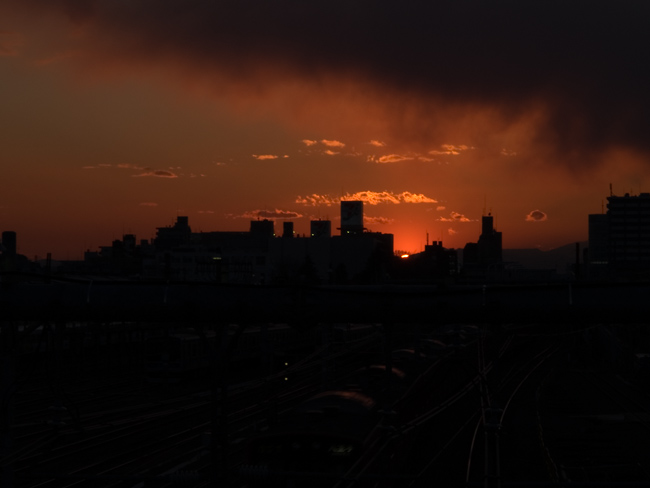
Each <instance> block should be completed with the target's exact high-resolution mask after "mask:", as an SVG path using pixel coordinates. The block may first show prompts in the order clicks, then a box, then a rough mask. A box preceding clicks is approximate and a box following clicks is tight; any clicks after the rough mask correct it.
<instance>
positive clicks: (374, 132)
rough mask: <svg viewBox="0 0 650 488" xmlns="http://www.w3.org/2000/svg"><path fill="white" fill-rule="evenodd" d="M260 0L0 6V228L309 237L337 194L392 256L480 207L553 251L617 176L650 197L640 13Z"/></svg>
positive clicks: (34, 247) (73, 247) (68, 243)
mask: <svg viewBox="0 0 650 488" xmlns="http://www.w3.org/2000/svg"><path fill="white" fill-rule="evenodd" d="M253 4H254V5H255V8H251V9H242V7H241V6H239V5H229V6H228V7H217V6H216V5H210V4H200V5H198V4H197V5H196V6H194V7H193V8H191V9H190V8H188V10H187V11H184V7H179V8H180V11H184V13H183V14H182V16H181V17H182V19H183V20H182V21H180V20H179V17H178V16H177V12H176V10H174V7H173V5H175V2H170V3H169V4H165V6H164V7H160V8H158V9H157V11H156V15H155V16H151V15H148V10H147V9H148V7H147V4H146V3H137V4H135V5H133V6H131V9H132V10H128V13H127V11H125V10H123V9H122V8H121V7H120V6H118V5H114V4H110V3H105V2H102V1H99V2H88V3H85V2H75V3H74V4H70V2H65V1H52V2H48V4H47V5H43V4H42V3H40V2H36V1H18V0H8V1H6V2H3V5H2V6H0V9H1V11H0V13H1V15H0V19H1V21H0V33H1V34H0V75H1V76H2V80H3V93H4V94H5V95H4V96H3V110H2V111H0V124H1V125H2V126H3V127H4V129H5V130H3V131H2V133H1V134H0V145H1V146H2V148H3V151H2V155H0V158H1V160H0V162H1V164H2V169H3V178H2V180H1V181H0V190H1V193H2V200H1V201H0V222H2V227H3V228H4V229H13V230H15V231H16V232H18V234H19V235H20V236H21V239H20V245H21V246H29V247H25V248H23V249H21V251H22V253H23V254H25V255H27V256H31V257H33V256H35V255H38V256H41V257H43V256H45V254H46V253H47V252H51V253H52V254H53V255H54V256H55V258H59V259H80V258H81V256H82V255H83V252H84V251H85V250H86V249H96V248H97V247H99V246H101V245H103V244H104V243H106V242H110V241H112V240H113V239H116V238H120V236H121V235H123V234H127V233H131V234H135V235H137V236H140V237H142V238H147V239H150V238H152V237H153V234H154V232H155V230H154V229H153V228H152V223H155V225H161V224H164V223H171V222H173V219H174V218H175V216H177V215H187V216H189V217H190V218H191V220H192V222H193V223H194V226H195V227H196V228H197V229H203V230H213V229H229V230H230V229H232V230H235V231H245V230H246V229H247V227H248V221H249V220H251V219H255V218H257V217H258V216H259V217H260V218H279V219H280V220H282V219H291V220H293V221H294V222H295V226H294V228H295V231H296V232H298V233H300V234H306V233H307V232H308V230H309V222H310V221H311V220H314V219H317V218H322V219H327V218H328V214H331V213H334V214H336V205H337V203H338V201H340V199H341V198H347V199H352V200H364V202H365V203H366V216H367V219H368V223H367V227H368V228H370V229H372V230H373V231H376V232H382V233H390V234H393V235H394V236H395V239H396V241H395V247H396V248H397V249H404V250H407V251H410V252H418V251H421V250H423V249H424V246H425V244H426V237H425V236H426V235H427V233H428V234H429V235H430V236H431V240H436V241H443V242H444V243H445V245H446V246H447V247H450V248H460V247H462V246H464V244H465V243H466V242H470V241H472V240H473V239H474V238H475V235H476V228H477V225H478V226H480V219H481V216H482V215H483V214H484V213H487V212H488V211H490V209H491V210H492V214H493V215H494V216H495V220H496V227H497V228H498V229H499V231H501V232H503V235H504V239H505V240H504V243H503V244H504V248H512V249H514V248H540V249H543V250H548V249H553V248H557V247H560V246H563V245H565V244H568V243H571V242H580V241H584V240H585V239H586V236H587V223H586V221H585V220H584V215H588V214H593V213H598V212H599V211H600V208H601V206H602V202H603V194H604V193H605V192H606V189H607V187H608V185H609V184H610V183H611V184H613V187H614V191H615V193H617V194H624V193H632V194H638V193H640V192H642V191H644V189H645V188H649V187H650V180H649V177H648V171H647V164H648V160H649V158H648V142H647V137H646V133H647V131H646V128H647V126H648V121H647V113H648V104H649V102H648V95H647V90H646V89H645V87H646V86H647V83H646V81H648V80H647V77H648V73H647V72H646V70H644V69H642V68H641V67H640V66H639V63H638V59H640V58H642V57H643V54H644V51H643V50H644V49H647V46H648V45H650V42H647V41H648V39H647V36H648V33H647V29H645V25H644V24H643V22H642V20H641V19H643V18H645V13H646V12H645V7H644V6H643V5H640V4H637V3H634V4H627V5H624V6H617V8H615V9H611V8H609V6H606V5H601V4H593V3H590V4H589V8H586V7H585V8H583V6H584V5H586V4H583V3H582V2H577V3H573V2H572V4H571V5H569V6H562V8H561V9H560V8H559V6H558V5H555V4H553V5H549V4H547V3H545V2H532V3H530V2H527V4H526V5H516V4H512V5H511V4H503V5H499V6H491V7H488V6H484V5H476V6H469V5H468V6H467V7H461V6H457V5H446V6H436V5H418V6H417V8H416V7H413V9H406V8H398V7H396V6H391V5H390V4H388V3H381V2H380V3H378V4H375V3H373V4H370V3H365V2H361V3H359V4H355V5H348V4H346V3H344V2H334V3H328V4H326V5H324V4H320V3H318V2H316V3H313V4H310V5H309V6H303V8H302V9H293V8H290V7H288V6H287V8H282V7H280V6H279V7H277V8H276V7H273V6H270V5H266V4H264V3H259V4H258V3H255V2H254V3H253ZM91 5H92V6H91ZM337 12H338V13H337ZM585 12H588V15H586V13H585ZM338 14H340V15H338ZM603 24H607V25H608V29H607V30H606V31H603V29H602V28H601V26H602V25H603ZM388 32H391V33H392V34H391V35H387V33H388ZM640 50H641V51H640ZM332 209H334V211H332ZM330 218H332V219H333V217H332V216H331V215H330ZM159 223H160V224H159Z"/></svg>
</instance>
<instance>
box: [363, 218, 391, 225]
mask: <svg viewBox="0 0 650 488" xmlns="http://www.w3.org/2000/svg"><path fill="white" fill-rule="evenodd" d="M363 220H364V222H365V223H366V224H370V225H372V224H378V225H387V224H392V223H393V222H395V220H394V219H389V218H387V217H364V218H363Z"/></svg>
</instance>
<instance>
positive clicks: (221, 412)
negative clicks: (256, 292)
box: [0, 321, 650, 488]
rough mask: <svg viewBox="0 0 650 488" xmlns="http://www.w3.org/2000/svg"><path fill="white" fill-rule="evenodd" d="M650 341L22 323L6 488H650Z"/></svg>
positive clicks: (641, 332)
mask: <svg viewBox="0 0 650 488" xmlns="http://www.w3.org/2000/svg"><path fill="white" fill-rule="evenodd" d="M645 330H646V329H645V327H644V326H643V325H633V324H625V325H604V324H584V323H583V324H580V323H558V324H548V323H530V324H515V323H499V322H494V321H491V322H486V323H472V324H436V325H433V324H431V323H427V322H422V323H399V322H386V323H318V322H314V323H309V324H295V323H294V324H291V325H289V324H279V323H274V324H266V323H255V324H235V323H229V324H214V323H207V322H203V323H170V322H168V323H153V322H151V323H150V322H142V321H139V322H106V323H98V322H60V321H59V322H43V321H25V322H20V321H11V322H4V323H3V328H2V333H3V334H8V333H11V334H13V336H12V337H13V338H12V342H13V344H14V348H13V349H12V351H11V354H9V353H8V352H5V354H4V356H3V357H4V358H5V362H4V364H5V366H6V367H5V368H4V369H3V377H4V380H3V381H4V383H3V391H4V392H3V404H2V408H3V413H2V415H3V417H2V419H3V442H4V444H3V450H2V456H1V458H0V459H1V463H2V469H3V476H4V478H3V482H4V483H5V485H3V486H17V487H72V486H80V487H81V486H93V487H95V486H100V487H112V486H120V487H124V486H129V487H150V486H156V487H158V486H169V487H173V486H194V487H203V486H206V487H207V486H216V485H217V484H218V485H222V486H233V487H245V486H248V487H259V486H307V485H309V486H337V487H341V488H342V487H352V486H355V487H357V486H363V487H365V486H368V487H379V486H400V487H401V486H405V487H406V486H409V487H410V486H412V487H419V486H432V485H433V486H436V485H438V486H526V485H527V484H530V483H536V484H538V485H542V486H544V485H549V486H550V485H552V484H556V485H557V484H560V485H561V484H569V483H588V484H598V483H601V484H602V485H603V486H614V485H615V484H616V485H617V486H620V484H621V483H629V484H638V483H644V482H648V481H649V480H650V461H648V460H649V459H650V456H649V454H650V448H648V447H646V443H645V442H644V439H645V438H646V437H647V430H648V429H650V397H649V396H648V393H647V390H648V385H649V384H650V381H649V380H650V372H649V371H647V364H646V360H645V356H644V355H643V354H642V353H643V352H645V351H644V348H647V344H648V342H647V339H648V335H647V333H646V331H645ZM9 331H11V332H9ZM3 340H5V341H6V340H7V337H6V336H5V337H4V338H3ZM7 358H9V359H10V360H8V359H7Z"/></svg>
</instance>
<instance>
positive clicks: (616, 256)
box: [587, 193, 650, 279]
mask: <svg viewBox="0 0 650 488" xmlns="http://www.w3.org/2000/svg"><path fill="white" fill-rule="evenodd" d="M587 259H588V263H589V273H590V276H591V277H593V278H599V277H600V278H604V277H609V278H627V279H641V278H644V279H645V278H648V277H650V193H641V194H640V195H630V194H629V193H626V194H625V195H623V196H616V195H613V194H612V195H610V196H608V197H607V213H605V214H592V215H589V248H588V252H587Z"/></svg>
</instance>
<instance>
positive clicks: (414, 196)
mask: <svg viewBox="0 0 650 488" xmlns="http://www.w3.org/2000/svg"><path fill="white" fill-rule="evenodd" d="M401 199H402V200H403V201H404V203H438V200H434V199H433V198H429V197H427V196H425V195H423V194H422V193H411V192H408V191H405V192H402V194H401Z"/></svg>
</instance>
